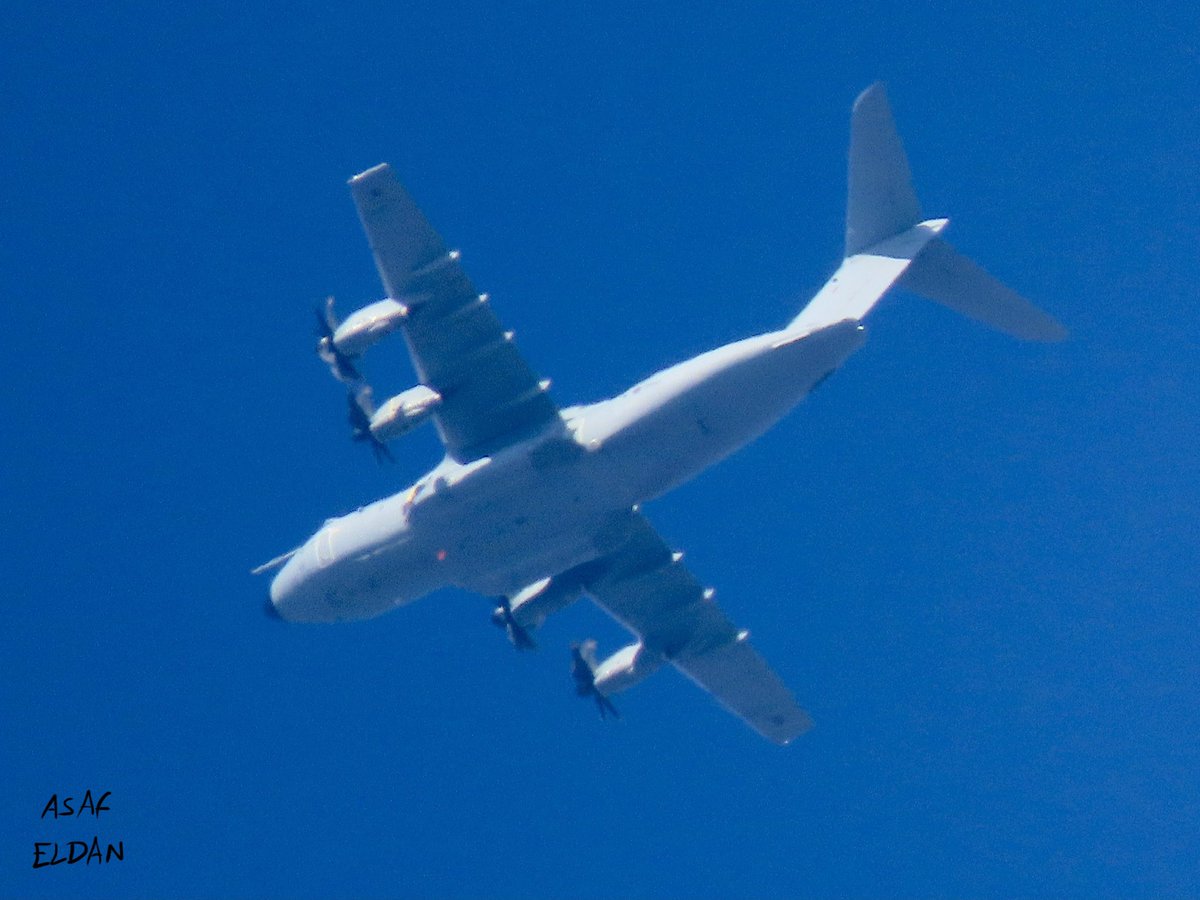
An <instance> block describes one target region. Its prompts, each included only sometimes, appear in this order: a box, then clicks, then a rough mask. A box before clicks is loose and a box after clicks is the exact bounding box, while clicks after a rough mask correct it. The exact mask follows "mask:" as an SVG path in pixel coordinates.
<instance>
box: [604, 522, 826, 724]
mask: <svg viewBox="0 0 1200 900" xmlns="http://www.w3.org/2000/svg"><path fill="white" fill-rule="evenodd" d="M681 560H682V554H679V553H673V552H672V551H671V549H670V548H669V547H668V546H667V545H666V544H665V543H664V542H663V539H662V538H661V537H659V536H658V533H657V532H655V530H654V527H653V526H652V525H650V523H649V522H648V521H646V519H645V518H643V517H642V516H641V515H640V514H638V513H636V512H635V513H634V514H633V515H632V517H631V521H630V527H629V531H628V537H627V538H626V540H625V541H624V543H622V544H621V545H620V546H619V547H618V549H616V550H615V551H614V552H613V553H611V554H609V555H607V556H605V557H603V558H602V559H601V560H599V561H598V562H597V564H596V568H595V570H593V571H591V572H589V573H588V574H587V575H586V576H585V578H584V584H583V587H584V590H586V591H587V593H588V594H589V595H590V596H591V597H592V599H593V600H594V601H595V602H596V604H597V605H599V606H600V607H601V608H602V609H604V610H605V611H606V612H607V613H609V615H611V616H613V618H615V619H617V621H619V622H621V624H623V625H625V627H627V628H629V629H630V630H631V631H633V632H634V633H635V634H637V635H638V636H639V637H640V638H641V640H642V643H643V645H644V646H645V647H647V648H649V649H652V650H655V651H657V652H659V653H661V654H662V655H663V656H664V657H665V658H666V659H667V660H668V661H670V662H671V663H672V664H673V665H674V666H675V668H677V669H679V671H681V672H682V673H683V674H684V675H686V676H687V677H688V678H690V679H691V680H692V681H694V682H695V683H696V684H698V685H700V687H702V688H704V689H705V690H706V691H708V692H709V693H711V694H712V695H713V696H714V697H715V698H716V699H717V701H718V702H720V704H721V705H722V706H724V707H725V708H726V709H728V710H729V711H730V712H732V713H733V714H734V715H736V716H739V717H740V718H741V719H743V720H744V721H745V722H746V724H748V725H749V726H750V727H751V728H753V729H754V730H755V731H757V732H758V733H759V734H761V735H762V736H763V737H765V738H768V739H769V740H772V741H774V742H776V743H778V744H786V743H788V742H789V741H791V740H792V739H793V738H795V737H797V736H798V735H800V734H802V733H803V732H804V731H806V730H808V728H809V727H810V726H811V725H812V721H811V720H810V719H809V717H808V714H807V713H805V711H804V710H803V709H801V708H800V706H799V705H798V704H797V703H796V700H795V698H794V697H793V696H792V694H791V692H790V691H789V690H788V689H787V687H786V686H785V685H784V684H783V682H782V681H781V680H780V678H779V676H778V675H776V674H775V672H774V671H773V670H772V669H771V667H770V666H768V665H767V663H766V661H765V660H763V658H762V657H761V656H759V655H758V653H757V652H755V650H754V648H752V647H751V646H750V642H749V639H748V634H747V632H745V631H739V630H738V629H737V628H736V627H735V626H734V624H733V623H732V622H731V621H730V620H729V618H728V617H727V616H726V615H725V613H723V612H722V611H721V608H720V607H719V606H717V604H716V603H715V602H714V601H713V599H712V591H711V590H706V589H705V588H704V587H703V585H701V583H700V582H699V581H697V580H696V577H695V576H694V575H692V573H691V572H689V571H688V570H687V568H686V567H685V566H684V565H683V564H682V562H681Z"/></svg>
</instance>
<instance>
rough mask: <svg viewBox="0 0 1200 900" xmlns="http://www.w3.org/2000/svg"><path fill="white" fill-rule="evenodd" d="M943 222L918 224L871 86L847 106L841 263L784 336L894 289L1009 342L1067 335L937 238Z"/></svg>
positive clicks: (896, 139)
mask: <svg viewBox="0 0 1200 900" xmlns="http://www.w3.org/2000/svg"><path fill="white" fill-rule="evenodd" d="M948 222H949V220H948V219H923V217H922V213H921V205H920V203H918V202H917V195H916V193H915V192H914V191H913V187H912V175H911V173H910V171H909V168H908V158H907V157H906V156H905V153H904V146H903V145H902V144H901V143H900V136H899V135H898V134H897V133H896V124H895V122H894V121H893V120H892V111H891V109H890V108H889V106H888V101H887V93H886V91H885V90H884V88H883V85H882V84H879V83H876V84H873V85H872V86H871V87H869V88H867V89H866V90H865V91H863V92H862V93H861V94H860V95H859V97H858V99H857V100H856V101H855V102H854V111H853V113H852V114H851V120H850V163H849V185H848V191H847V202H846V253H845V259H843V261H842V265H841V267H840V268H839V269H838V270H837V272H835V273H834V275H833V277H832V278H830V279H829V281H828V282H826V284H825V286H824V287H823V288H821V290H820V291H819V292H818V293H817V295H816V296H815V297H813V299H812V300H811V301H810V302H809V304H808V305H807V306H806V307H805V308H804V309H803V311H801V313H800V315H798V316H797V317H796V318H795V319H793V320H792V322H791V324H790V325H789V326H788V330H789V331H801V332H810V331H815V330H816V329H818V328H823V327H825V326H827V325H832V324H834V323H836V322H842V321H846V320H852V321H861V320H862V319H863V318H865V317H866V315H867V313H869V312H870V311H871V309H872V308H873V307H874V306H875V304H876V303H878V302H879V300H880V299H881V298H882V297H883V296H884V294H886V293H887V292H888V290H890V289H891V288H892V287H893V286H899V287H900V288H902V289H903V290H906V291H911V292H912V293H914V294H920V295H921V296H923V297H927V298H928V299H930V300H934V301H936V302H938V303H941V304H942V305H943V306H947V307H949V308H950V309H953V310H956V311H958V312H960V313H963V314H964V315H967V316H970V317H971V318H973V319H976V320H978V321H980V322H982V323H983V324H985V325H989V326H991V327H992V328H995V329H997V330H999V331H1003V332H1005V333H1006V334H1010V335H1012V336H1013V337H1016V338H1021V339H1023V340H1028V341H1059V340H1062V339H1063V338H1065V337H1066V336H1067V332H1066V329H1064V328H1063V327H1062V325H1060V324H1059V323H1058V322H1057V321H1056V320H1055V319H1054V318H1053V317H1052V316H1050V315H1048V314H1047V313H1045V312H1043V311H1042V310H1040V309H1038V308H1037V307H1036V306H1034V305H1033V304H1032V303H1030V302H1029V301H1028V300H1026V299H1025V298H1024V297H1022V296H1021V295H1020V294H1018V293H1016V292H1015V291H1013V290H1012V289H1011V288H1009V287H1006V286H1005V285H1004V284H1001V283H1000V282H999V281H998V280H997V279H995V278H993V277H992V276H991V275H989V274H988V273H987V272H985V271H984V270H983V269H981V268H980V267H979V266H977V265H976V264H975V263H973V262H971V260H969V259H967V258H966V257H965V256H963V255H962V254H960V253H959V252H958V251H957V250H955V249H954V248H953V247H952V246H950V244H949V243H947V242H946V241H945V240H943V239H942V238H941V237H940V236H939V235H941V233H942V231H943V230H944V229H945V227H946V225H947V224H948Z"/></svg>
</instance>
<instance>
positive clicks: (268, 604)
mask: <svg viewBox="0 0 1200 900" xmlns="http://www.w3.org/2000/svg"><path fill="white" fill-rule="evenodd" d="M263 613H265V614H266V617H267V618H268V619H274V620H275V621H277V622H282V621H283V616H281V615H280V614H279V610H277V609H276V608H275V601H274V600H272V599H271V594H270V592H269V591H268V592H267V596H266V599H265V600H263Z"/></svg>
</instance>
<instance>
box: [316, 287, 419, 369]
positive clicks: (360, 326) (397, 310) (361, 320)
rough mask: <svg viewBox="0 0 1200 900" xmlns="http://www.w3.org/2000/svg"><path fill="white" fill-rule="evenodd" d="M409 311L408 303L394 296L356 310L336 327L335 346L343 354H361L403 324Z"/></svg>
mask: <svg viewBox="0 0 1200 900" xmlns="http://www.w3.org/2000/svg"><path fill="white" fill-rule="evenodd" d="M407 314H408V309H407V308H406V307H405V306H404V304H402V303H399V302H397V301H396V300H392V299H390V298H389V299H386V300H379V301H376V302H375V303H370V304H368V305H366V306H364V307H363V308H362V309H356V310H355V311H354V312H352V313H350V315H348V316H346V318H345V319H343V320H342V322H341V323H340V324H338V325H336V326H333V338H332V340H333V346H334V348H335V349H336V350H337V352H338V353H340V354H342V355H343V356H349V357H355V356H361V355H362V354H363V353H364V352H366V350H367V348H368V347H371V346H373V345H375V344H377V343H379V341H380V340H381V339H383V338H384V337H386V336H387V335H389V334H391V333H392V332H393V331H395V330H396V329H397V328H398V327H400V323H401V321H403V319H404V317H405V316H406V315H407Z"/></svg>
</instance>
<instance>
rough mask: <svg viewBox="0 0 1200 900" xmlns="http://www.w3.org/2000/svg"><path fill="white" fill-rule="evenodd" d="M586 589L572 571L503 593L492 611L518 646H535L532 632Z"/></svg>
mask: <svg viewBox="0 0 1200 900" xmlns="http://www.w3.org/2000/svg"><path fill="white" fill-rule="evenodd" d="M582 593H583V585H582V584H581V583H580V582H579V579H578V578H576V577H573V574H572V573H570V572H564V573H562V574H559V575H555V576H554V577H553V578H542V579H540V580H539V581H535V582H534V583H533V584H531V585H528V586H526V587H524V588H522V589H521V590H519V591H517V593H515V594H513V595H512V596H511V597H501V598H500V605H499V606H497V607H496V609H495V611H493V612H492V622H493V623H494V624H496V625H498V626H500V627H501V628H503V629H504V630H505V631H506V632H508V639H509V640H510V641H512V645H513V646H514V647H516V648H517V649H518V650H533V649H534V648H536V647H537V643H536V642H535V641H534V640H533V638H532V637H530V636H529V630H530V629H531V628H539V627H540V626H541V624H542V623H543V622H545V621H546V618H547V617H548V616H550V615H551V614H552V613H556V612H558V611H559V610H560V609H564V608H565V607H567V606H570V605H571V604H572V603H574V602H575V601H576V600H577V599H578V598H579V595H580V594H582Z"/></svg>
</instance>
